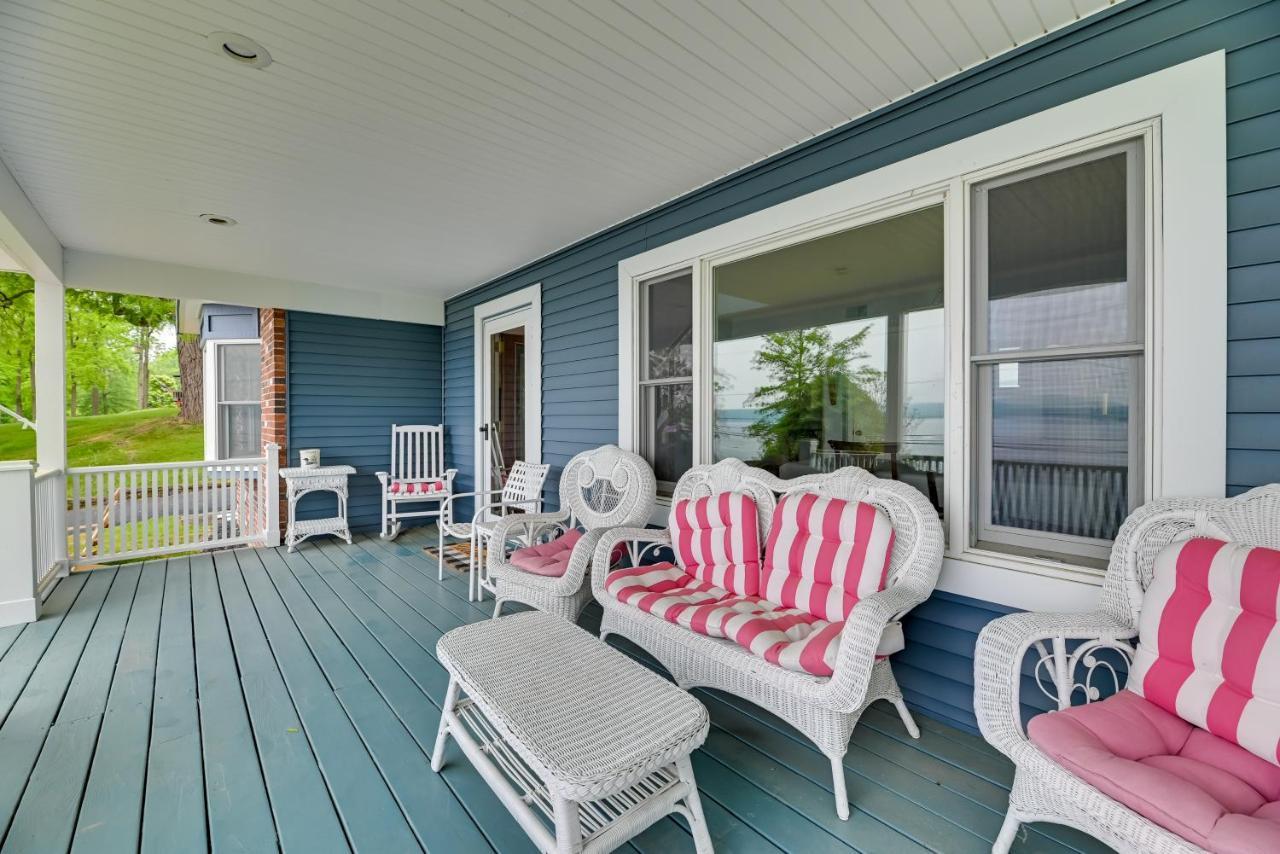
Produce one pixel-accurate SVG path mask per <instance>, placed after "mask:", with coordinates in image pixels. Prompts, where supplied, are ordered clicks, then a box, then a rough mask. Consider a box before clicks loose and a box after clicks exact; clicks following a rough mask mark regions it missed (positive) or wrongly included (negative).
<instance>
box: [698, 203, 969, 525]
mask: <svg viewBox="0 0 1280 854" xmlns="http://www.w3.org/2000/svg"><path fill="white" fill-rule="evenodd" d="M943 243H944V232H943V214H942V207H941V206H939V205H934V206H931V207H927V208H924V209H923V210H917V211H912V212H910V213H905V214H902V215H899V216H895V217H891V218H888V219H885V220H882V221H878V222H872V223H869V224H866V225H861V226H859V227H856V228H851V229H848V230H845V231H840V232H837V233H835V234H830V235H827V236H824V237H820V238H817V239H814V240H809V241H806V242H803V243H799V244H796V245H792V246H787V247H784V248H781V249H777V250H774V251H772V252H767V253H763V254H759V255H754V256H751V257H747V258H743V259H740V260H735V261H731V262H728V263H725V264H721V265H718V266H715V267H713V268H712V292H713V301H714V332H713V341H714V347H713V350H712V366H711V370H712V383H713V389H714V394H713V400H714V403H713V410H712V418H713V436H712V456H713V458H714V459H717V460H719V459H724V458H726V457H737V458H739V459H743V460H746V461H747V462H749V463H751V464H752V465H756V466H760V467H763V468H765V469H768V470H769V471H772V472H774V473H775V474H778V475H780V476H781V477H786V478H790V477H796V476H799V475H802V474H810V473H813V472H829V471H835V470H836V469H838V468H842V467H845V466H851V465H852V466H859V467H862V468H865V469H867V470H869V471H871V472H873V473H875V474H876V475H877V476H879V477H885V478H893V479H894V480H901V481H904V482H906V483H910V484H911V485H912V486H914V487H916V488H917V489H919V490H920V491H921V492H923V493H924V494H925V495H927V496H928V497H929V499H930V501H932V502H933V504H934V506H935V507H936V508H937V509H938V510H939V512H941V510H942V494H943V491H942V481H941V478H942V450H943V439H944V431H943V417H942V414H943V413H942V404H943V394H944V368H945V365H944V362H943V329H942V322H941V308H942V300H943Z"/></svg>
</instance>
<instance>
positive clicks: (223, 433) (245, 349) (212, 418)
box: [204, 339, 262, 460]
mask: <svg viewBox="0 0 1280 854" xmlns="http://www.w3.org/2000/svg"><path fill="white" fill-rule="evenodd" d="M204 382H205V454H206V456H207V458H209V459H217V460H231V459H241V458H244V457H256V456H259V455H260V454H261V453H262V400H261V387H262V353H261V345H260V344H259V342H258V341H251V340H241V339H237V340H229V341H218V340H213V341H208V342H206V343H205V380H204Z"/></svg>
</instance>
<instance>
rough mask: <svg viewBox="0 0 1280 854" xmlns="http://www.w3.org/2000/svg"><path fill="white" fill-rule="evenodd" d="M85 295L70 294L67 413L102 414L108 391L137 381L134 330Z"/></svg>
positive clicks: (76, 292) (68, 308)
mask: <svg viewBox="0 0 1280 854" xmlns="http://www.w3.org/2000/svg"><path fill="white" fill-rule="evenodd" d="M84 294H85V292H84V291H69V292H68V294H67V411H68V412H69V413H70V414H71V415H80V414H82V413H84V414H89V415H99V414H102V412H103V411H104V406H103V395H104V392H105V390H106V389H107V388H109V387H110V386H111V385H112V383H113V382H116V381H118V380H117V378H119V377H127V378H128V379H129V381H130V382H132V380H133V374H132V372H133V366H132V364H131V361H132V355H133V344H132V338H131V335H132V329H131V327H130V326H129V324H128V322H126V321H124V320H122V319H120V318H118V317H115V316H113V315H103V314H101V313H100V312H99V311H98V307H99V306H98V303H97V301H96V300H93V299H86V298H84ZM86 392H87V395H86V394H85V393H86ZM124 399H126V400H127V399H128V398H124Z"/></svg>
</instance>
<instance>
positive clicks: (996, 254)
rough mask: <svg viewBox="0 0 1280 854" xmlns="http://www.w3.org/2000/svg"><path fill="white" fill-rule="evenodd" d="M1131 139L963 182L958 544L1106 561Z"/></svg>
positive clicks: (1120, 377)
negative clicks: (965, 518)
mask: <svg viewBox="0 0 1280 854" xmlns="http://www.w3.org/2000/svg"><path fill="white" fill-rule="evenodd" d="M1140 158H1141V147H1140V145H1139V144H1137V143H1133V144H1126V145H1121V146H1113V147H1109V148H1106V149H1102V150H1100V151H1096V152H1091V153H1089V154H1087V155H1083V156H1080V157H1076V158H1072V159H1070V160H1066V161H1059V162H1057V163H1053V164H1049V165H1046V166H1043V167H1039V168H1037V169H1034V170H1029V171H1025V172H1020V173H1016V174H1013V175H1006V176H1001V177H1000V178H997V179H995V180H992V181H988V182H986V183H984V184H980V185H978V186H977V187H975V189H974V195H973V215H974V239H975V245H974V263H975V268H974V284H975V294H974V336H973V341H974V344H973V352H972V354H971V362H972V368H973V371H974V389H975V394H976V396H975V402H974V413H975V418H974V421H975V424H974V427H975V431H976V435H975V443H974V453H975V457H976V459H975V464H976V474H977V477H976V478H975V481H974V484H973V489H974V504H975V511H976V512H975V515H974V531H973V532H972V538H973V542H974V544H975V545H976V546H978V547H980V548H990V549H994V550H999V551H1006V552H1012V553H1015V554H1023V555H1027V556H1031V557H1041V558H1050V559H1059V560H1060V559H1067V560H1072V561H1073V562H1077V563H1079V562H1082V559H1083V562H1085V563H1089V562H1101V561H1105V560H1106V557H1107V555H1108V553H1109V550H1110V544H1111V541H1112V540H1114V539H1115V535H1116V532H1117V530H1118V529H1119V527H1120V523H1121V522H1123V521H1124V518H1125V516H1127V515H1128V513H1129V512H1130V511H1131V510H1132V509H1133V508H1134V507H1136V506H1137V505H1138V504H1140V503H1141V501H1142V494H1143V489H1142V484H1143V460H1142V448H1143V435H1144V434H1143V425H1142V413H1143V400H1142V389H1143V387H1144V367H1143V360H1144V343H1143V342H1144V329H1145V316H1144V306H1143V282H1144V275H1143V268H1142V261H1143V256H1144V251H1143V250H1144V247H1143V243H1142V235H1143V228H1142V192H1141V186H1140V181H1141V175H1142V169H1141V164H1140Z"/></svg>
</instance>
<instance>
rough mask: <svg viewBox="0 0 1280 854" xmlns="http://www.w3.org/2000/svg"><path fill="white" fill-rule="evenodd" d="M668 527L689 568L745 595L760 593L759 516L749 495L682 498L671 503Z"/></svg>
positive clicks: (681, 563)
mask: <svg viewBox="0 0 1280 854" xmlns="http://www.w3.org/2000/svg"><path fill="white" fill-rule="evenodd" d="M668 527H669V528H670V530H671V543H672V548H673V550H674V551H675V555H676V563H677V564H679V566H680V567H681V568H682V569H683V570H684V571H685V572H686V573H688V574H689V575H691V576H693V577H694V578H697V579H700V580H702V581H706V582H708V583H710V584H714V585H715V586H716V587H721V588H723V589H725V590H728V591H729V592H730V593H737V594H738V595H740V596H754V595H756V594H757V593H759V592H760V520H759V518H758V517H757V516H756V502H755V500H754V499H753V498H752V497H751V496H750V495H747V494H746V493H745V492H721V493H718V494H716V495H706V496H703V497H701V498H683V499H681V500H679V501H677V502H676V503H675V504H674V505H673V506H672V507H671V514H670V516H669V517H668Z"/></svg>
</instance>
